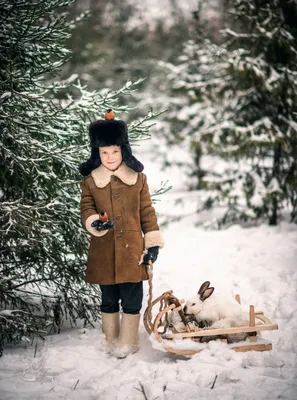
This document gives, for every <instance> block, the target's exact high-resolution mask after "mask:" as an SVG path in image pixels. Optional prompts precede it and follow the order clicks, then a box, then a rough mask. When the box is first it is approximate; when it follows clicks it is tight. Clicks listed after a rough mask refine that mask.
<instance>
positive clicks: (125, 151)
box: [122, 144, 144, 172]
mask: <svg viewBox="0 0 297 400" xmlns="http://www.w3.org/2000/svg"><path fill="white" fill-rule="evenodd" d="M122 157H123V161H124V162H125V163H126V165H127V166H128V167H129V168H131V169H133V171H135V172H142V171H143V169H144V166H143V165H142V164H141V162H140V161H138V160H137V158H135V157H134V156H133V155H132V151H131V147H130V145H129V144H127V145H125V146H122Z"/></svg>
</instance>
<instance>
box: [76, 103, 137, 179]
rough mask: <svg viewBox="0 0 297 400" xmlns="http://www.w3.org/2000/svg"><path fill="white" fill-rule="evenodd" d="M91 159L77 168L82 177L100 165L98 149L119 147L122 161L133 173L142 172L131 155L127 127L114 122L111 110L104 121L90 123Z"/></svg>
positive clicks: (123, 123) (122, 123) (121, 123)
mask: <svg viewBox="0 0 297 400" xmlns="http://www.w3.org/2000/svg"><path fill="white" fill-rule="evenodd" d="M89 136H90V145H91V157H90V158H89V159H88V160H87V161H86V162H84V163H82V164H81V165H80V167H79V172H80V173H81V174H82V175H83V176H87V175H89V174H90V173H91V172H92V171H93V170H94V169H95V168H97V167H99V166H100V165H101V160H100V155H99V147H104V146H113V145H116V146H120V147H121V150H122V157H123V161H124V162H125V163H126V165H127V166H128V167H130V168H131V169H133V171H135V172H142V171H143V168H144V167H143V165H142V164H141V162H139V161H138V160H137V159H136V158H135V157H134V156H133V155H132V150H131V146H130V143H129V138H128V131H127V125H126V124H125V122H124V121H121V120H115V119H114V113H113V111H112V110H108V111H107V112H106V113H105V119H99V120H98V121H94V122H91V124H90V126H89Z"/></svg>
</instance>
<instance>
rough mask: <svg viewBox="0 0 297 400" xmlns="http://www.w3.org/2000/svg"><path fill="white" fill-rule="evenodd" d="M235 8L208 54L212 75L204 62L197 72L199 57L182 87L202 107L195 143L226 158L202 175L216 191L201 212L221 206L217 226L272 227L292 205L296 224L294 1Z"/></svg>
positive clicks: (245, 2) (243, 2)
mask: <svg viewBox="0 0 297 400" xmlns="http://www.w3.org/2000/svg"><path fill="white" fill-rule="evenodd" d="M231 6H232V8H231V9H230V10H229V11H230V21H231V22H232V26H233V27H232V28H226V29H225V30H224V31H223V35H224V43H223V45H221V46H220V47H218V51H217V52H215V55H216V56H214V57H212V58H210V57H208V58H207V59H206V61H207V62H206V64H207V67H208V73H209V77H208V78H207V79H205V77H206V76H205V74H204V73H203V67H202V66H200V67H199V68H198V72H197V74H196V75H193V74H192V72H191V71H190V69H189V66H190V65H191V64H194V62H195V56H194V57H192V58H191V59H190V60H188V62H187V71H188V72H189V75H188V82H186V81H185V82H186V83H185V84H184V85H183V86H184V88H186V91H187V93H188V97H190V96H192V97H194V101H193V103H194V104H195V106H192V108H193V109H195V108H194V107H196V111H197V116H196V118H195V120H194V118H193V120H192V121H191V122H190V125H192V126H194V129H195V132H193V133H191V132H189V133H190V135H191V142H192V143H194V145H197V146H199V147H200V148H202V149H203V152H204V153H207V154H212V155H215V156H218V157H220V158H222V159H224V160H225V161H226V168H225V169H224V173H219V174H217V177H216V178H214V176H211V175H208V176H207V175H206V176H204V177H203V182H204V186H205V187H206V188H208V189H210V190H211V192H210V194H209V195H207V196H206V198H205V201H204V203H203V204H202V205H201V209H205V208H209V207H211V206H213V205H215V204H220V205H223V206H224V207H225V212H224V213H223V215H222V218H221V221H220V223H232V222H236V221H239V220H247V219H259V218H267V219H268V221H269V223H270V224H271V225H275V224H277V222H278V216H279V214H280V211H281V209H282V208H284V207H285V206H286V204H288V205H289V207H290V210H291V217H292V220H295V221H296V219H297V165H296V163H297V135H296V133H297V125H296V122H297V121H296V119H297V115H296V112H297V103H296V95H297V69H296V68H297V67H296V65H297V27H296V17H297V4H296V1H292V0H285V1H280V0H273V1H268V0H266V1H265V0H262V1H259V0H253V1H249V0H235V1H234V2H232V4H231ZM196 50H197V51H198V50H199V46H198V45H197V48H196ZM197 51H196V54H197ZM217 56H219V59H218V57H217ZM196 60H197V58H196ZM197 88H198V89H199V91H198V93H199V96H200V97H201V92H202V93H203V99H202V103H203V104H202V105H200V104H199V96H197V90H196V89H197ZM201 108H202V112H201Z"/></svg>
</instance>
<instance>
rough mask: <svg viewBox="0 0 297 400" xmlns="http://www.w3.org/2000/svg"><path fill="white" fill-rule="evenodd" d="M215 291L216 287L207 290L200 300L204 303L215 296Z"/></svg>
mask: <svg viewBox="0 0 297 400" xmlns="http://www.w3.org/2000/svg"><path fill="white" fill-rule="evenodd" d="M213 291H214V287H210V288H208V289H205V290H204V292H202V293H201V294H200V300H201V301H204V300H206V299H208V298H209V297H210V296H211V295H212V294H213Z"/></svg>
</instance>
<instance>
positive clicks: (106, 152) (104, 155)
mask: <svg viewBox="0 0 297 400" xmlns="http://www.w3.org/2000/svg"><path fill="white" fill-rule="evenodd" d="M99 154H100V159H101V162H102V164H103V165H104V167H105V168H107V169H110V170H111V171H115V170H116V169H117V168H118V167H119V166H120V165H121V163H122V160H123V158H122V151H121V148H120V147H119V146H105V147H99Z"/></svg>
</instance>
